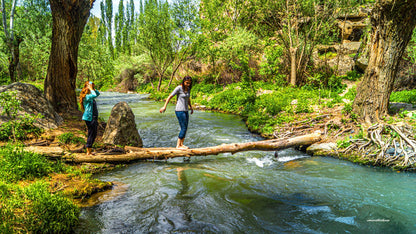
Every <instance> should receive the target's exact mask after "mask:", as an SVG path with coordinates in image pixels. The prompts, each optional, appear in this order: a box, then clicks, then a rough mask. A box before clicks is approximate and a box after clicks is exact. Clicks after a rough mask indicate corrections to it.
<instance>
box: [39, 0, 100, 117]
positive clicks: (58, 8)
mask: <svg viewBox="0 0 416 234" xmlns="http://www.w3.org/2000/svg"><path fill="white" fill-rule="evenodd" d="M94 1H95V0H74V1H65V0H49V2H50V5H51V10H52V24H53V26H52V47H51V54H50V57H49V65H48V72H47V75H46V79H45V85H44V86H45V96H46V98H47V99H48V100H49V101H50V102H51V103H52V105H53V106H54V108H55V110H57V111H58V112H65V111H73V110H77V109H78V105H77V100H76V99H77V98H76V94H75V81H76V77H77V72H78V65H77V61H78V46H79V42H80V40H81V36H82V32H83V31H84V26H85V24H86V23H87V20H88V17H89V14H90V9H91V8H92V5H93V3H94Z"/></svg>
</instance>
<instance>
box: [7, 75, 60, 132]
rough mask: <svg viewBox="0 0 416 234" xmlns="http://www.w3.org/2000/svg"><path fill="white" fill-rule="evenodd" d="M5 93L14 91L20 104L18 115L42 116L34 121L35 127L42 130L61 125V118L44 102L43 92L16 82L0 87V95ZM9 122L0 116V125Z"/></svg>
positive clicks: (48, 103) (46, 101) (49, 104)
mask: <svg viewBox="0 0 416 234" xmlns="http://www.w3.org/2000/svg"><path fill="white" fill-rule="evenodd" d="M7 91H15V92H16V98H17V99H18V100H20V102H21V104H20V110H19V111H18V115H21V116H23V115H24V114H29V115H37V114H41V115H42V116H43V118H40V119H36V122H35V123H34V124H35V126H37V127H40V128H43V129H51V128H57V127H58V126H59V125H61V124H62V123H63V118H62V117H61V116H60V115H59V114H58V113H57V112H56V111H55V110H54V109H53V107H52V104H51V103H50V102H49V101H48V100H46V98H45V96H44V95H43V92H42V91H40V90H39V89H38V88H36V87H35V86H34V85H31V84H25V83H19V82H16V83H13V84H10V85H4V86H0V93H2V92H7ZM1 112H3V109H2V107H0V113H1ZM9 120H10V119H9V118H8V117H7V116H5V115H0V124H2V123H4V122H7V121H9Z"/></svg>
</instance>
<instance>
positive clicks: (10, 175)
mask: <svg viewBox="0 0 416 234" xmlns="http://www.w3.org/2000/svg"><path fill="white" fill-rule="evenodd" d="M56 166H59V164H57V165H53V164H52V163H51V162H50V161H48V160H47V159H46V158H45V157H44V156H43V155H40V154H36V153H33V152H27V151H24V150H23V148H22V147H20V146H16V145H6V146H5V147H2V148H0V168H1V170H0V181H5V182H15V181H18V180H22V179H34V178H39V177H42V176H46V175H48V173H49V172H51V171H53V169H54V168H55V169H59V168H57V167H56Z"/></svg>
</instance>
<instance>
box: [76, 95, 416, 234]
mask: <svg viewBox="0 0 416 234" xmlns="http://www.w3.org/2000/svg"><path fill="white" fill-rule="evenodd" d="M146 97H147V96H146V95H141V94H120V93H111V92H103V93H102V95H101V96H100V97H99V98H97V103H98V109H99V112H100V117H102V118H104V119H105V120H107V119H108V116H109V115H110V112H111V109H112V107H113V106H114V105H115V104H116V103H118V102H121V101H125V102H127V103H128V104H129V106H130V107H131V108H132V110H133V112H134V114H135V117H136V123H137V127H138V130H139V133H140V135H141V137H142V139H143V144H144V147H174V146H175V145H176V140H177V135H178V133H179V124H178V121H177V119H176V116H175V114H174V105H173V104H169V106H168V108H167V110H166V112H165V113H164V114H160V113H159V108H160V107H162V106H163V103H161V102H155V101H152V100H149V99H147V98H146ZM257 140H261V137H259V136H257V135H255V134H252V133H250V132H249V131H248V130H247V128H246V126H245V124H244V122H243V121H242V120H241V118H240V117H238V116H235V115H228V114H222V113H213V112H203V111H195V113H194V114H193V115H190V124H189V127H188V133H187V136H186V139H185V145H187V146H189V147H191V148H197V147H206V146H214V145H219V144H223V143H240V142H250V141H257ZM96 178H97V179H100V180H104V181H115V182H121V183H123V184H125V185H126V186H127V191H126V192H125V193H123V194H122V195H120V196H118V197H116V198H115V199H112V200H110V201H106V202H104V203H101V204H99V205H95V206H93V207H88V208H83V210H82V212H81V216H80V223H79V226H78V227H77V229H76V232H77V233H416V174H415V173H407V172H401V173H398V172H394V171H392V170H390V169H382V168H374V167H368V166H361V165H357V164H353V163H350V162H347V161H342V160H338V159H335V158H330V157H310V156H308V155H306V154H304V153H302V152H299V151H296V150H294V149H288V150H282V151H279V152H278V158H275V157H274V152H261V151H258V152H257V151H255V152H240V153H236V154H234V155H232V154H220V155H218V156H200V157H192V158H191V159H190V161H186V160H184V159H183V158H174V159H169V160H167V161H164V160H160V161H154V162H153V161H147V162H137V163H134V164H130V165H128V166H127V167H123V168H119V169H116V170H114V171H111V172H106V173H103V174H100V175H97V176H96Z"/></svg>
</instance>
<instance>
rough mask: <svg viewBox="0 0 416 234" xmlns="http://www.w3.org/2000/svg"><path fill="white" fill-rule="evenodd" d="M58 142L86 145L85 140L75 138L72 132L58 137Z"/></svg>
mask: <svg viewBox="0 0 416 234" xmlns="http://www.w3.org/2000/svg"><path fill="white" fill-rule="evenodd" d="M58 140H59V141H60V142H62V143H64V144H70V143H73V144H78V143H81V144H85V139H84V138H82V137H77V136H75V135H74V134H73V133H72V132H66V133H63V134H61V135H59V136H58Z"/></svg>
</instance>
